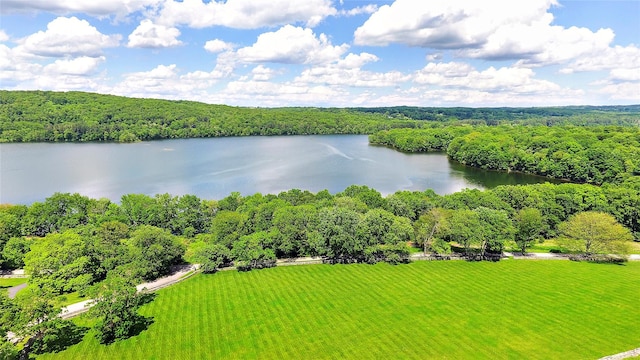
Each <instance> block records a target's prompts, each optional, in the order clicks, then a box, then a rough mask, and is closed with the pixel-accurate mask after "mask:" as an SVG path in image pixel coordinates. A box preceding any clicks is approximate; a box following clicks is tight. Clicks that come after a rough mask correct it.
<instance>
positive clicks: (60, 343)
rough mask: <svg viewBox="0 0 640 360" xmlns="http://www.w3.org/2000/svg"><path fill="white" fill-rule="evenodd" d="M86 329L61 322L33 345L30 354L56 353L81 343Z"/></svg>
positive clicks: (69, 322) (71, 323)
mask: <svg viewBox="0 0 640 360" xmlns="http://www.w3.org/2000/svg"><path fill="white" fill-rule="evenodd" d="M88 330H89V328H88V327H84V326H78V325H76V324H75V323H73V322H71V321H64V320H61V321H60V322H58V323H56V324H55V325H54V326H53V327H52V328H51V329H49V330H48V331H47V333H46V334H45V335H44V336H43V337H42V338H41V339H38V340H36V341H35V342H34V343H33V347H32V351H31V352H32V353H34V354H44V353H56V352H60V351H62V350H65V349H67V348H68V347H70V346H72V345H75V344H77V343H79V342H80V341H82V339H83V338H84V335H85V334H86V333H87V331H88Z"/></svg>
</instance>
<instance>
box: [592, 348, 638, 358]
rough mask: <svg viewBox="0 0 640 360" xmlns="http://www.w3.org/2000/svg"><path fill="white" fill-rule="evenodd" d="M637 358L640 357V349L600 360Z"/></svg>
mask: <svg viewBox="0 0 640 360" xmlns="http://www.w3.org/2000/svg"><path fill="white" fill-rule="evenodd" d="M637 356H640V348H637V349H633V350H629V351H625V352H623V353H620V354H615V355H610V356H605V357H603V358H600V359H598V360H622V359H630V358H634V357H637Z"/></svg>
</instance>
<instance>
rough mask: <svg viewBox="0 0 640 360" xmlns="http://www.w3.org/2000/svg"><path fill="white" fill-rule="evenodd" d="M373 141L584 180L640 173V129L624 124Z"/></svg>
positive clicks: (413, 134)
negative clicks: (623, 125) (444, 152)
mask: <svg viewBox="0 0 640 360" xmlns="http://www.w3.org/2000/svg"><path fill="white" fill-rule="evenodd" d="M369 140H370V142H371V143H372V144H378V145H385V146H390V147H393V148H395V149H398V150H401V151H406V152H428V151H446V153H447V155H448V156H449V157H450V158H451V159H453V160H456V161H458V162H460V163H462V164H465V165H469V166H473V167H478V168H482V169H490V170H501V171H519V172H525V173H530V174H536V175H541V176H547V177H550V178H556V179H567V180H570V181H573V182H578V183H592V184H603V183H616V184H619V183H622V182H623V181H624V180H625V179H627V178H629V177H631V176H634V175H640V128H638V127H620V126H584V127H581V126H571V125H570V126H553V127H547V126H523V125H501V126H494V127H489V126H470V125H458V126H447V127H433V128H430V129H415V130H413V129H397V130H389V131H381V132H378V133H376V134H373V135H370V136H369Z"/></svg>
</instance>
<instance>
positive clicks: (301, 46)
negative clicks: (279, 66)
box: [236, 25, 349, 64]
mask: <svg viewBox="0 0 640 360" xmlns="http://www.w3.org/2000/svg"><path fill="white" fill-rule="evenodd" d="M348 48H349V46H348V45H346V44H342V45H339V46H333V45H332V44H331V41H330V40H329V38H328V37H327V36H326V35H325V34H320V35H319V36H316V35H315V34H314V33H313V30H311V29H309V28H304V29H303V28H301V27H294V26H291V25H286V26H284V27H282V28H280V29H279V30H277V31H275V32H266V33H263V34H261V35H260V36H258V40H257V41H256V42H255V44H253V45H252V46H249V47H244V48H241V49H238V51H237V52H236V55H237V58H238V59H239V60H240V61H242V62H250V63H257V62H275V63H283V64H319V63H327V62H332V61H336V60H338V59H339V58H340V56H342V54H344V52H345V51H347V49H348Z"/></svg>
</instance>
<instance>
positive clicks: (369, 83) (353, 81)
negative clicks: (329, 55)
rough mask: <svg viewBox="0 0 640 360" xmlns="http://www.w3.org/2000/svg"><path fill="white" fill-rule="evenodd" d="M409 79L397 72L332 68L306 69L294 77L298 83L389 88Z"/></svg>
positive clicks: (407, 76)
mask: <svg viewBox="0 0 640 360" xmlns="http://www.w3.org/2000/svg"><path fill="white" fill-rule="evenodd" d="M409 78H410V76H409V75H405V74H403V73H401V72H399V71H390V72H384V73H382V72H372V71H364V70H361V69H358V68H354V69H344V68H338V67H334V66H325V67H317V68H312V69H307V70H304V71H303V72H302V74H300V76H298V77H296V79H295V81H296V82H300V83H315V84H325V85H341V86H348V87H389V86H396V85H398V84H400V83H402V82H404V81H407V80H408V79H409Z"/></svg>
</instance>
